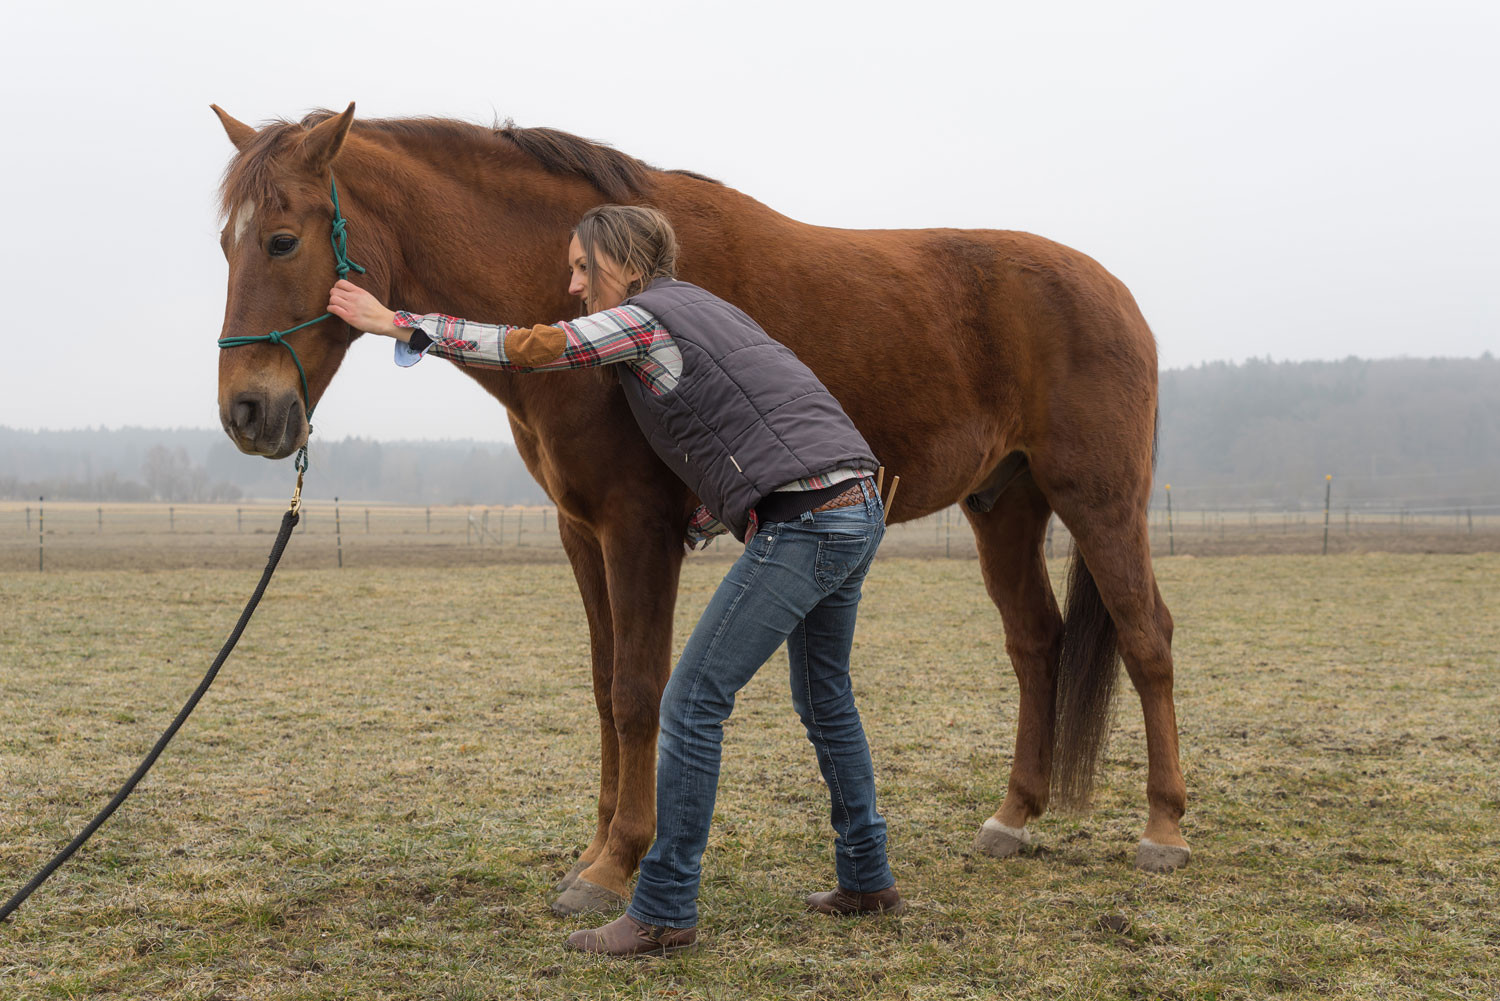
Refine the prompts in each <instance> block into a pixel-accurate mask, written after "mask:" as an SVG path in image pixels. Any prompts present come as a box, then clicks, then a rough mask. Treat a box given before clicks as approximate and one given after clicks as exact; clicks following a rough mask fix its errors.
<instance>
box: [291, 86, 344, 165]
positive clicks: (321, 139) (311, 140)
mask: <svg viewBox="0 0 1500 1001" xmlns="http://www.w3.org/2000/svg"><path fill="white" fill-rule="evenodd" d="M353 124H354V102H353V101H350V102H349V107H347V108H345V109H344V113H343V114H342V115H338V116H337V117H334V118H330V119H328V120H327V121H325V122H319V123H318V124H317V125H314V126H313V127H312V130H311V131H310V132H308V133H307V138H306V139H304V140H302V152H303V154H304V155H305V156H306V157H307V162H308V165H309V166H311V167H312V168H313V169H314V170H322V169H323V168H324V167H326V166H328V165H329V164H330V163H332V162H333V158H334V157H336V156H338V155H339V148H340V147H342V146H343V145H344V137H345V136H346V135H348V134H349V126H350V125H353Z"/></svg>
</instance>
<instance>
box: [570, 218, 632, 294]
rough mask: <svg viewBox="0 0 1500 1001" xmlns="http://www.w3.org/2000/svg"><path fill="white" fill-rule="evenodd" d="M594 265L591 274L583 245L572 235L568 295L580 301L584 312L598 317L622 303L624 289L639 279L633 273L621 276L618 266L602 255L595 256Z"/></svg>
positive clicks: (599, 253) (601, 253)
mask: <svg viewBox="0 0 1500 1001" xmlns="http://www.w3.org/2000/svg"><path fill="white" fill-rule="evenodd" d="M594 262H595V270H594V272H593V273H592V274H590V273H589V266H588V257H587V255H585V254H584V252H583V244H581V243H579V242H578V237H577V236H576V235H575V236H574V237H573V239H572V241H571V242H569V244H568V270H569V272H570V274H571V277H570V279H569V281H568V294H569V295H576V296H578V298H580V299H582V300H583V305H584V308H585V309H587V310H588V311H589V312H591V313H597V312H598V311H599V310H601V309H614V308H615V307H616V306H618V305H619V304H620V303H622V302H624V301H625V298H626V289H628V288H629V287H630V283H631V282H633V281H635V280H636V279H638V278H640V275H638V274H634V273H631V274H628V275H627V274H621V268H620V265H619V264H618V263H617V262H616V261H614V260H613V259H612V258H610V256H609V255H608V254H605V253H603V252H596V253H595V254H594Z"/></svg>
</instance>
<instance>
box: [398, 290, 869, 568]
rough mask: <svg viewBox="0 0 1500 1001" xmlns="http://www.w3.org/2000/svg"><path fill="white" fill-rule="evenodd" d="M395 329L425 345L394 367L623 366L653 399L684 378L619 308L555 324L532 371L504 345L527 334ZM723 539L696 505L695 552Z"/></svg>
mask: <svg viewBox="0 0 1500 1001" xmlns="http://www.w3.org/2000/svg"><path fill="white" fill-rule="evenodd" d="M395 324H396V326H398V327H405V328H408V329H411V330H413V331H421V333H422V334H424V335H425V336H426V339H427V340H428V342H429V343H428V345H427V346H425V347H418V348H408V347H407V345H405V344H399V343H398V344H397V345H396V349H397V358H398V360H399V359H400V358H401V356H402V349H407V353H408V354H409V355H410V354H415V355H416V356H417V357H421V356H423V355H426V354H427V353H429V352H431V353H432V354H435V355H438V356H439V357H441V358H447V359H448V360H450V361H453V362H456V363H458V364H460V365H469V366H474V367H477V368H495V369H501V370H504V371H508V372H557V371H563V370H566V369H575V368H596V367H598V366H600V365H615V364H623V365H624V366H625V367H626V368H628V369H629V370H630V373H631V374H632V375H634V376H635V377H636V378H637V379H640V380H641V382H642V383H644V384H645V386H646V388H647V389H648V390H649V391H650V392H651V393H653V394H654V395H656V396H661V395H663V394H665V393H669V392H671V391H672V390H673V389H675V388H676V386H677V382H678V380H679V379H681V378H682V349H681V348H679V347H678V346H677V344H676V342H674V341H673V340H672V335H671V334H670V333H669V332H668V331H667V328H666V327H665V326H664V325H662V323H661V321H660V320H658V319H657V318H656V317H655V316H653V315H652V314H651V313H650V312H649V311H648V310H645V309H642V308H641V307H639V306H616V307H615V308H614V309H605V310H601V311H600V312H597V313H591V314H589V315H588V316H584V317H580V318H579V319H577V320H562V321H559V322H557V323H554V324H552V326H553V327H556V328H557V329H559V330H561V331H562V332H563V335H564V341H563V343H562V345H561V350H560V351H559V353H558V355H557V357H555V358H553V359H551V360H550V361H544V362H541V363H536V364H529V365H522V364H517V363H515V362H512V361H511V357H510V352H508V351H507V350H506V344H507V342H508V341H509V342H511V344H512V347H514V345H515V343H516V341H517V340H518V339H519V338H520V337H521V336H522V335H526V334H529V333H530V332H531V330H532V328H531V327H515V326H511V325H509V324H504V323H498V324H494V323H475V322H473V321H472V320H463V319H459V318H458V317H456V316H448V315H446V314H443V313H427V314H416V313H408V312H405V311H401V310H398V311H397V312H396V318H395ZM414 336H415V335H414ZM858 475H860V472H859V470H857V469H836V470H833V471H832V472H829V473H824V474H822V475H820V476H809V477H807V478H805V479H800V480H794V481H793V482H791V483H788V484H786V485H784V486H781V487H777V491H778V492H780V491H783V490H818V489H821V488H823V487H828V486H832V485H833V484H835V483H841V482H843V481H844V480H848V479H853V478H854V477H856V476H858ZM755 527H756V525H755V518H754V513H753V512H752V515H751V533H750V534H752V535H753V534H754V532H755ZM728 531H729V528H728V526H727V525H725V524H724V523H723V522H721V521H719V520H718V519H717V518H715V517H714V516H713V514H712V513H711V512H710V511H709V510H708V508H707V507H704V506H702V505H699V507H698V510H696V511H694V512H693V516H692V518H691V519H690V520H689V522H688V527H687V540H688V545H689V546H690V547H691V548H694V549H697V548H700V547H702V546H705V545H707V544H708V542H709V541H710V540H711V539H712V538H713V537H714V536H716V535H722V534H724V533H726V532H728ZM745 541H747V542H748V541H749V539H746V540H745Z"/></svg>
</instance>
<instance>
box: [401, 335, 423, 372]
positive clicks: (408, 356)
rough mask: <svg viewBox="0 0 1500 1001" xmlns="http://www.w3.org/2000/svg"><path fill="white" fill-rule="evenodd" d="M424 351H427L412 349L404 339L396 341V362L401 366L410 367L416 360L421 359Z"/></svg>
mask: <svg viewBox="0 0 1500 1001" xmlns="http://www.w3.org/2000/svg"><path fill="white" fill-rule="evenodd" d="M430 346H431V345H429V347H430ZM426 353H427V352H426V351H425V350H423V351H413V350H412V349H411V345H410V344H407V343H406V342H405V341H397V342H396V364H397V365H400V366H401V367H402V368H411V367H412V366H413V365H415V364H416V363H417V362H419V361H421V360H422V356H423V355H424V354H426Z"/></svg>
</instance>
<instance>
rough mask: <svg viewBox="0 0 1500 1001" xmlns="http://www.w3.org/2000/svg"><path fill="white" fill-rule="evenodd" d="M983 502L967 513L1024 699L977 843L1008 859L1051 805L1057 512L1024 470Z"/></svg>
mask: <svg viewBox="0 0 1500 1001" xmlns="http://www.w3.org/2000/svg"><path fill="white" fill-rule="evenodd" d="M986 502H987V504H986V505H985V506H984V510H980V509H979V508H980V507H981V506H980V505H975V504H970V505H969V506H968V509H967V510H966V511H965V514H966V515H967V517H968V519H969V522H970V524H971V525H972V526H973V528H974V539H975V543H976V544H977V546H978V549H979V565H980V569H981V570H982V572H983V574H984V582H985V588H986V590H987V591H988V592H989V596H990V600H991V601H993V602H994V603H995V607H996V608H997V609H999V611H1000V619H1001V622H1002V623H1003V625H1004V627H1005V650H1006V653H1007V654H1008V655H1009V656H1010V662H1011V667H1012V668H1013V669H1014V670H1015V673H1016V681H1017V683H1018V685H1019V687H1020V694H1021V698H1020V709H1019V712H1018V714H1017V720H1016V744H1015V756H1014V758H1013V759H1012V762H1011V770H1010V781H1009V784H1008V786H1007V788H1006V792H1005V799H1004V800H1003V801H1002V802H1001V804H1000V807H999V809H997V810H996V811H995V813H994V816H992V817H990V818H989V819H988V820H986V821H985V822H984V826H983V827H981V828H980V830H979V833H978V835H977V837H976V838H975V840H974V847H975V849H976V850H977V851H981V852H984V853H985V854H987V855H993V856H995V857H997V858H1005V857H1007V856H1010V855H1014V854H1016V853H1017V852H1018V851H1020V850H1021V849H1022V848H1024V847H1026V846H1027V845H1029V844H1031V841H1032V837H1031V834H1030V832H1029V831H1028V830H1027V827H1026V825H1027V823H1028V822H1029V821H1030V820H1032V819H1033V818H1035V817H1038V816H1040V815H1041V814H1042V813H1043V811H1045V810H1046V808H1047V798H1048V791H1049V781H1050V775H1051V771H1052V730H1053V711H1054V705H1053V700H1054V687H1055V681H1056V675H1057V663H1058V654H1059V650H1060V644H1061V638H1062V616H1061V615H1060V614H1059V613H1058V609H1057V601H1056V600H1055V599H1054V598H1053V596H1052V587H1051V585H1050V583H1049V582H1048V579H1047V564H1046V562H1045V559H1044V555H1043V542H1044V540H1045V537H1046V528H1047V521H1048V519H1049V518H1050V517H1051V515H1052V511H1051V508H1049V507H1048V506H1047V502H1046V499H1045V498H1044V497H1043V496H1042V494H1041V492H1040V491H1039V490H1038V489H1037V487H1036V483H1035V482H1034V481H1033V480H1032V478H1031V476H1030V474H1029V473H1027V472H1024V471H1022V472H1021V473H1020V474H1019V475H1017V476H1015V477H1013V478H1012V479H1011V480H1010V482H1009V484H1008V486H1006V488H1005V489H1004V490H1003V491H1002V492H1001V493H999V494H998V495H996V496H992V497H988V498H986Z"/></svg>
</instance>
